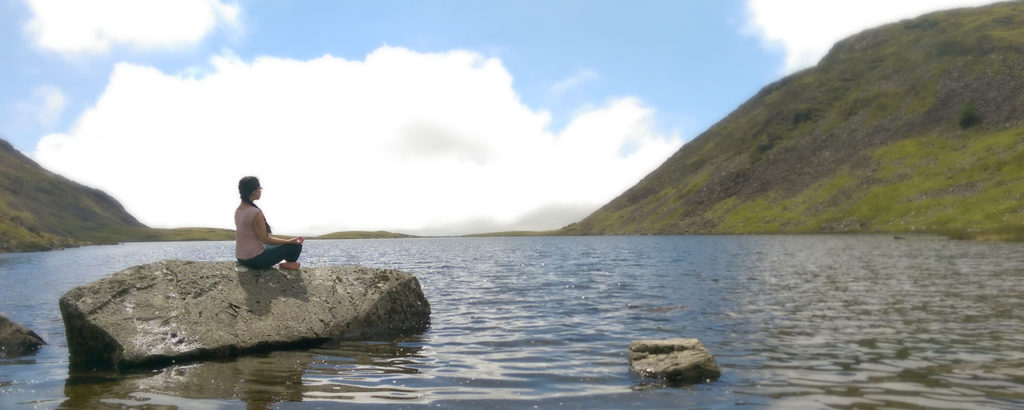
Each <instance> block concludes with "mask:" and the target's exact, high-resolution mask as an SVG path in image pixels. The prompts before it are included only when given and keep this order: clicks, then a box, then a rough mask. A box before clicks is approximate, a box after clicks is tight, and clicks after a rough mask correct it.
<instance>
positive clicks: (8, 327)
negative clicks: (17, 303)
mask: <svg viewBox="0 0 1024 410" xmlns="http://www.w3.org/2000/svg"><path fill="white" fill-rule="evenodd" d="M45 344H46V342H44V341H43V338H41V337H39V335H37V334H36V332H33V331H31V330H28V329H27V328H25V327H24V326H22V325H19V324H17V323H14V322H12V321H10V320H9V319H7V318H6V317H3V316H0V358H7V357H16V356H23V355H26V354H30V353H34V352H35V351H36V350H38V349H39V347H40V346H42V345H45Z"/></svg>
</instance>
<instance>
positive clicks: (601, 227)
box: [562, 2, 1024, 234]
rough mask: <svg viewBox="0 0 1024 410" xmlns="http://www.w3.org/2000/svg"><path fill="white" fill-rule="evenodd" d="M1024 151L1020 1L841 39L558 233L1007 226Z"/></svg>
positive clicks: (1023, 14)
mask: <svg viewBox="0 0 1024 410" xmlns="http://www.w3.org/2000/svg"><path fill="white" fill-rule="evenodd" d="M967 111H970V112H972V113H974V114H975V116H974V117H973V119H974V120H975V121H963V120H966V119H971V118H968V117H969V116H968V113H967ZM978 120H980V121H978ZM1022 159H1024V3H1021V2H1014V3H1004V4H997V5H994V6H989V7H984V8H977V9H965V10H955V11H949V12H940V13H934V14H930V15H927V16H923V17H920V18H917V19H914V20H909V21H904V22H900V23H896V24H892V25H888V26H883V27H880V28H878V29H873V30H869V31H866V32H863V33H861V34H859V35H856V36H853V37H851V38H849V39H846V40H844V41H842V42H840V43H837V44H836V46H835V47H833V49H832V51H831V52H830V53H829V55H828V56H827V57H825V58H824V59H823V60H822V62H821V63H819V64H818V66H817V67H814V68H811V69H808V70H805V71H802V72H799V73H796V74H793V75H791V76H789V77H787V78H784V79H782V80H780V81H779V82H776V83H774V84H772V85H769V86H767V87H765V88H764V89H763V90H761V92H759V93H758V94H757V95H756V96H754V97H753V98H751V99H750V100H749V101H747V102H746V103H744V104H743V105H742V106H740V107H739V108H738V109H737V110H736V111H734V112H733V113H731V114H730V115H729V116H727V117H726V118H725V119H723V120H722V121H721V122H719V123H718V124H716V125H715V126H713V127H712V128H711V129H709V130H708V131H707V132H705V133H704V134H702V135H701V136H699V137H698V138H696V139H695V140H694V141H691V142H690V143H688V144H686V145H685V146H683V148H681V149H680V150H679V151H678V152H677V153H676V154H675V155H673V157H672V158H670V159H669V160H668V161H666V162H665V164H663V165H662V166H661V167H660V168H658V169H657V170H655V171H654V172H652V173H651V174H650V175H648V176H647V177H646V178H645V179H644V180H642V181H641V182H640V183H638V184H637V185H636V186H634V187H633V188H631V189H629V190H628V191H626V192H625V193H623V194H622V195H621V196H619V197H618V198H616V199H615V200H613V201H612V202H610V203H609V204H607V205H606V206H604V207H603V208H601V209H600V210H598V211H597V212H595V213H594V214H592V215H591V216H589V217H588V218H586V219H584V220H583V221H581V222H579V223H577V224H573V225H570V226H568V227H566V228H564V229H563V231H562V232H563V233H567V234H670V233H776V232H879V231H884V232H916V231H926V232H943V233H948V232H964V231H978V232H981V231H985V232H997V233H1006V232H1014V231H1016V229H1015V228H1013V227H1014V226H1020V225H1024V206H1022V205H1021V204H1022V202H1021V200H1022V199H1024V190H1022V188H1024V184H1022V183H1021V182H1019V181H1024V165H1021V164H1024V163H1022V161H1021V160H1022Z"/></svg>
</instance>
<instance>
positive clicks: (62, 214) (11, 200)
mask: <svg viewBox="0 0 1024 410" xmlns="http://www.w3.org/2000/svg"><path fill="white" fill-rule="evenodd" d="M138 228H145V226H143V225H142V224H141V223H139V221H137V220H135V218H134V217H132V216H131V215H129V214H128V213H127V212H125V210H124V208H123V207H122V206H121V204H120V203H118V202H117V201H116V200H114V198H111V197H110V196H109V195H107V194H105V193H103V192H102V191H100V190H97V189H92V188H89V187H86V186H83V185H80V184H77V183H74V182H72V181H69V180H67V179H66V178H64V177H61V176H59V175H57V174H54V173H52V172H49V171H47V170H45V169H43V168H42V167H40V166H39V165H38V164H36V163H35V162H34V161H32V160H31V159H29V158H27V157H25V156H24V155H22V154H21V153H20V152H18V151H17V150H15V149H14V148H13V147H11V145H10V144H9V143H8V142H7V141H4V140H0V251H4V252H10V251H17V250H44V249H53V248H60V247H66V246H75V245H80V244H85V243H109V242H117V241H119V240H121V239H123V237H124V231H126V230H132V229H138Z"/></svg>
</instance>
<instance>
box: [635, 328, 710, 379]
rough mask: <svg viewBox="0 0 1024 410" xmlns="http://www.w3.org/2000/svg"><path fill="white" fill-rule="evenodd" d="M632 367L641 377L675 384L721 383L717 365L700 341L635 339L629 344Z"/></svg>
mask: <svg viewBox="0 0 1024 410" xmlns="http://www.w3.org/2000/svg"><path fill="white" fill-rule="evenodd" d="M629 366H630V368H631V369H632V370H633V372H636V373H637V374H639V375H640V376H642V377H650V378H658V379H664V380H666V381H669V382H672V383H700V382H705V381H712V380H718V377H719V376H721V375H722V373H721V371H720V370H718V363H716V362H715V357H714V356H712V355H711V352H710V351H708V349H707V348H705V347H704V344H703V343H701V342H700V340H697V339H661V340H634V341H632V342H630V343H629Z"/></svg>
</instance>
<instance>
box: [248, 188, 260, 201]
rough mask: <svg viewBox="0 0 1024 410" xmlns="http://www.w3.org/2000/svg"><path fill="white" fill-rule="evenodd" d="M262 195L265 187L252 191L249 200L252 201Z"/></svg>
mask: <svg viewBox="0 0 1024 410" xmlns="http://www.w3.org/2000/svg"><path fill="white" fill-rule="evenodd" d="M262 195H263V187H259V188H256V190H255V191H252V193H251V194H249V200H250V201H255V200H257V199H260V196H262Z"/></svg>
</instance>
